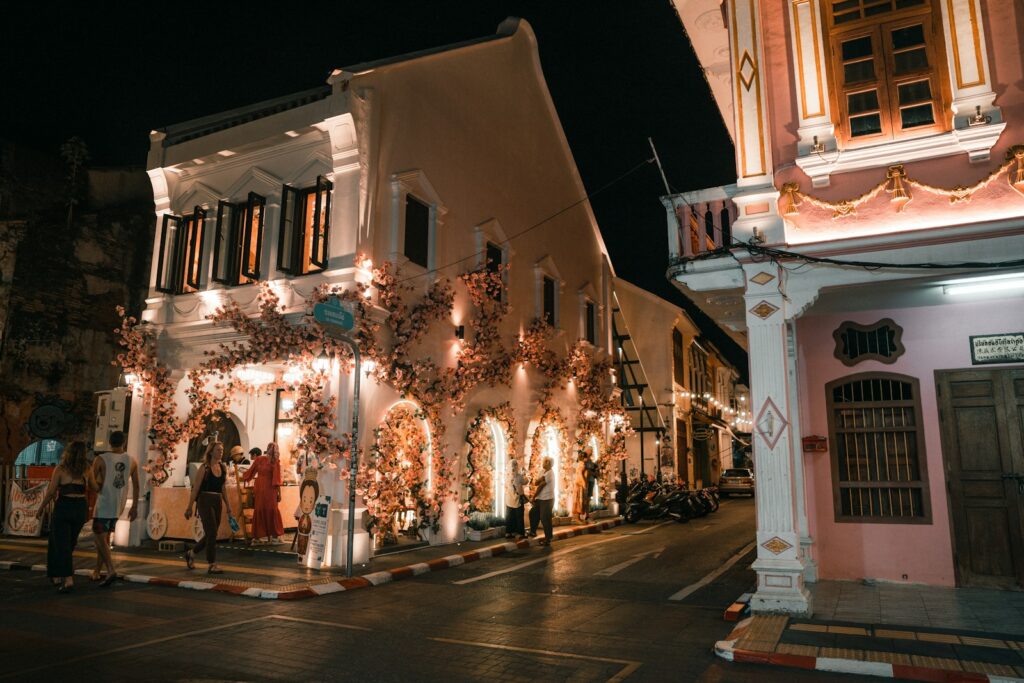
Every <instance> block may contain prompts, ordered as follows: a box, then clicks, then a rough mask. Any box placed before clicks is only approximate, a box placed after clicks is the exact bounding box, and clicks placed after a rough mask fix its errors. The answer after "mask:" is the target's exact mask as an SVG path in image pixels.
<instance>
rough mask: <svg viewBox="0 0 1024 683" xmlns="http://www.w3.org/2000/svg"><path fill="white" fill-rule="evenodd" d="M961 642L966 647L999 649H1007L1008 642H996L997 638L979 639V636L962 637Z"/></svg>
mask: <svg viewBox="0 0 1024 683" xmlns="http://www.w3.org/2000/svg"><path fill="white" fill-rule="evenodd" d="M960 641H961V642H962V643H963V644H964V645H977V646H979V647H998V648H1002V649H1004V650H1005V649H1006V641H1003V640H996V639H995V638H978V637H977V636H960Z"/></svg>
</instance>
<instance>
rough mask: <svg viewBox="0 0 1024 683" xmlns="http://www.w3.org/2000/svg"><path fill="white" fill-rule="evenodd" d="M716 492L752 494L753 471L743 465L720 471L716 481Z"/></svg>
mask: <svg viewBox="0 0 1024 683" xmlns="http://www.w3.org/2000/svg"><path fill="white" fill-rule="evenodd" d="M718 492H719V493H721V494H722V495H723V496H728V495H731V494H733V493H745V494H747V495H750V496H753V495H754V472H753V470H748V469H746V468H743V467H733V468H730V469H727V470H726V471H725V472H722V478H721V479H720V480H719V481H718Z"/></svg>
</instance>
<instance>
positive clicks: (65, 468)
mask: <svg viewBox="0 0 1024 683" xmlns="http://www.w3.org/2000/svg"><path fill="white" fill-rule="evenodd" d="M125 441H126V439H125V435H124V433H123V432H113V433H111V434H110V436H109V437H108V442H109V444H110V450H109V451H107V452H103V453H97V454H96V457H95V458H94V459H93V461H92V464H91V465H90V464H89V460H88V453H89V450H88V446H86V444H85V442H84V441H74V442H72V443H71V444H69V445H68V447H67V448H65V449H64V453H63V454H62V455H61V459H60V463H59V464H58V465H57V467H56V468H54V470H53V476H52V477H50V484H49V485H48V486H47V487H46V493H44V494H43V499H42V501H41V503H40V505H39V509H38V510H37V511H36V518H37V519H40V518H42V516H43V514H44V512H45V511H46V509H47V506H48V505H49V503H50V501H54V500H55V502H54V506H53V515H52V516H51V518H50V537H49V542H48V544H47V550H46V575H47V576H48V577H49V578H50V580H51V581H52V582H53V583H54V585H56V586H58V589H57V591H58V592H59V593H70V592H71V591H73V590H74V587H75V569H74V552H75V547H76V546H77V545H78V536H79V534H80V533H81V531H82V526H84V525H85V522H86V520H87V519H88V518H89V503H88V494H89V492H94V493H95V494H96V503H95V508H94V510H93V515H92V531H93V535H94V537H95V542H96V558H97V559H96V571H94V572H93V574H92V578H93V579H94V580H100V579H101V573H100V572H101V570H102V568H103V567H104V566H105V567H106V569H107V574H106V578H103V579H102V581H101V583H100V586H101V587H107V586H109V585H110V584H112V583H113V582H114V581H117V580H118V579H120V578H122V577H121V575H119V574H118V573H117V569H116V568H115V567H114V558H113V555H112V553H111V552H110V534H112V533H114V530H115V528H116V526H117V520H118V519H119V518H120V517H121V513H122V512H123V511H124V506H125V504H126V503H127V499H128V482H129V481H130V482H131V484H132V490H133V491H134V492H135V497H134V498H133V499H132V506H131V508H130V509H129V510H128V519H129V520H131V521H134V520H135V518H136V516H137V515H138V510H137V506H138V498H139V495H138V492H139V472H138V467H137V465H136V464H135V461H134V460H133V459H132V458H131V457H130V456H129V455H128V454H127V453H126V452H125Z"/></svg>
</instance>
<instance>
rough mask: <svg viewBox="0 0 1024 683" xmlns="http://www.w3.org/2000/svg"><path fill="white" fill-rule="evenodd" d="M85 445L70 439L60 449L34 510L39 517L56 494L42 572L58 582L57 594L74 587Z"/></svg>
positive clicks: (82, 518)
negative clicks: (58, 461)
mask: <svg viewBox="0 0 1024 683" xmlns="http://www.w3.org/2000/svg"><path fill="white" fill-rule="evenodd" d="M85 453H86V446H85V443H84V442H82V441H74V442H72V443H71V445H69V446H68V447H67V448H65V449H64V454H63V455H62V456H61V458H60V464H59V465H57V467H56V469H54V471H53V476H52V477H50V485H49V486H47V487H46V493H45V494H44V495H43V500H42V502H41V503H40V504H39V509H38V510H37V511H36V518H40V517H42V516H43V512H44V511H45V510H46V506H47V505H48V504H49V503H50V501H51V500H53V498H54V496H56V497H57V502H56V503H55V504H54V506H53V517H52V518H51V520H50V538H49V542H48V543H47V548H46V575H47V576H49V577H50V580H51V581H53V583H54V584H59V585H60V588H59V589H57V592H58V593H70V592H71V591H72V590H74V587H75V568H74V565H73V554H74V552H75V545H76V544H77V543H78V534H79V532H80V531H81V530H82V525H83V524H85V519H86V517H87V515H88V513H89V506H88V505H87V504H86V502H85V487H86V471H87V468H88V461H87V460H86V458H85Z"/></svg>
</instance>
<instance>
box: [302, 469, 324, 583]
mask: <svg viewBox="0 0 1024 683" xmlns="http://www.w3.org/2000/svg"><path fill="white" fill-rule="evenodd" d="M319 497H320V483H319V482H317V480H316V479H303V480H302V484H300V485H299V522H298V528H297V530H296V532H297V534H298V540H297V541H296V550H297V551H298V553H299V558H298V559H299V564H306V551H307V550H309V534H310V532H311V531H312V530H313V511H314V510H315V509H316V501H317V499H318V498H319Z"/></svg>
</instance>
